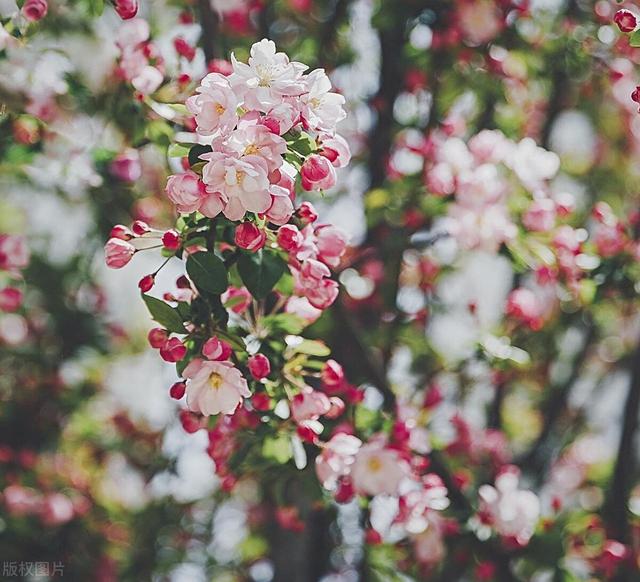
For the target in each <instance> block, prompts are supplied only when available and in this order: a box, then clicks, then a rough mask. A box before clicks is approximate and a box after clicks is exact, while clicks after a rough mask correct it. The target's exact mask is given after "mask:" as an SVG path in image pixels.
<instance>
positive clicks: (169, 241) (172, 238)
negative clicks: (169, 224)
mask: <svg viewBox="0 0 640 582" xmlns="http://www.w3.org/2000/svg"><path fill="white" fill-rule="evenodd" d="M181 243H182V241H181V239H180V234H179V233H178V231H176V230H173V229H172V230H168V231H167V232H165V233H164V234H163V235H162V244H163V245H164V248H166V249H169V250H170V251H175V250H177V249H179V248H180V244H181Z"/></svg>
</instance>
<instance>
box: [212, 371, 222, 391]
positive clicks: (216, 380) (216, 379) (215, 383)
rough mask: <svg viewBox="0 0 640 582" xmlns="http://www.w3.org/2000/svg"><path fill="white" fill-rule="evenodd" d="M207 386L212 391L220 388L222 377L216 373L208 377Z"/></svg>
mask: <svg viewBox="0 0 640 582" xmlns="http://www.w3.org/2000/svg"><path fill="white" fill-rule="evenodd" d="M209 386H211V388H212V389H213V390H217V389H218V388H220V386H222V376H221V375H220V374H218V373H217V372H214V373H213V374H211V376H209Z"/></svg>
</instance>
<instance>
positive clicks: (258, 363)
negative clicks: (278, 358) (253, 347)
mask: <svg viewBox="0 0 640 582" xmlns="http://www.w3.org/2000/svg"><path fill="white" fill-rule="evenodd" d="M247 366H248V367H249V372H251V375H252V376H253V377H254V378H255V379H256V380H262V379H263V378H266V377H267V376H268V375H269V374H270V373H271V363H270V362H269V358H267V356H265V355H264V354H256V355H255V356H251V357H250V358H249V361H248V363H247Z"/></svg>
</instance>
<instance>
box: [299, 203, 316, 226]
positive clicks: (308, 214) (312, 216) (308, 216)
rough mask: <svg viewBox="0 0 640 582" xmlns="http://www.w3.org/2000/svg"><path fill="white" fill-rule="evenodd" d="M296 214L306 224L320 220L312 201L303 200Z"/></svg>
mask: <svg viewBox="0 0 640 582" xmlns="http://www.w3.org/2000/svg"><path fill="white" fill-rule="evenodd" d="M296 215H297V216H298V218H299V219H300V220H301V221H302V222H304V223H305V224H309V223H311V222H315V221H316V220H318V213H317V212H316V209H315V208H314V207H313V204H311V202H303V203H302V204H300V207H299V208H298V210H296Z"/></svg>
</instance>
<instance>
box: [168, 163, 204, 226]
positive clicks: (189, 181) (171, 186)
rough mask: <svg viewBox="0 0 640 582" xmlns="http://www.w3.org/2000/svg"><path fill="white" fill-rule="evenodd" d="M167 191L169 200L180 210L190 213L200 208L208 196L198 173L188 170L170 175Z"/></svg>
mask: <svg viewBox="0 0 640 582" xmlns="http://www.w3.org/2000/svg"><path fill="white" fill-rule="evenodd" d="M166 192H167V196H168V198H169V200H171V202H173V203H174V204H175V205H176V209H177V210H178V212H182V213H183V214H190V213H191V212H195V211H196V210H199V209H200V205H201V204H202V201H203V198H204V197H205V196H206V187H205V185H204V183H203V182H202V181H201V180H200V177H199V176H198V174H196V173H195V172H192V171H191V170H187V171H186V172H184V173H183V174H174V175H173V176H169V179H168V180H167V187H166ZM210 218H213V216H211V217H210Z"/></svg>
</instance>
